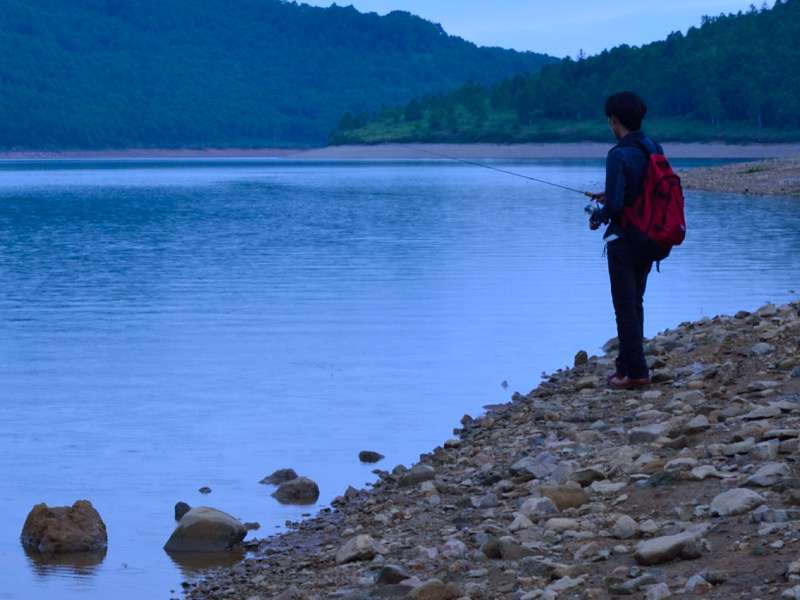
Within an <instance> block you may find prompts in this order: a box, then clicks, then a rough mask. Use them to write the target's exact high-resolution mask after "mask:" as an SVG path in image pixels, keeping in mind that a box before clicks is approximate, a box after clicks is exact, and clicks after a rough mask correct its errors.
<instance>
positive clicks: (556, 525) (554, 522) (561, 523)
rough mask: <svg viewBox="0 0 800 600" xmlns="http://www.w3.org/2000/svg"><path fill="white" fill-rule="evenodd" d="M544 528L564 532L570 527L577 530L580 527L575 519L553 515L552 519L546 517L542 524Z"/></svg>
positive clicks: (554, 531)
mask: <svg viewBox="0 0 800 600" xmlns="http://www.w3.org/2000/svg"><path fill="white" fill-rule="evenodd" d="M544 528H545V529H546V530H547V531H552V532H553V533H564V532H565V531H568V530H570V529H572V530H574V531H578V530H579V529H580V525H579V524H578V521H576V520H575V519H565V518H562V517H553V518H552V519H547V521H546V522H545V524H544Z"/></svg>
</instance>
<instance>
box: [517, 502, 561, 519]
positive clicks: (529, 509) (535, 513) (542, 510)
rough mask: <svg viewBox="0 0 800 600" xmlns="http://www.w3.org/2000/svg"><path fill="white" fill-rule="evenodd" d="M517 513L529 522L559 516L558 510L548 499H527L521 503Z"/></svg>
mask: <svg viewBox="0 0 800 600" xmlns="http://www.w3.org/2000/svg"><path fill="white" fill-rule="evenodd" d="M519 513H520V514H521V515H523V516H525V517H528V518H529V519H531V520H535V519H541V518H542V517H549V516H552V515H557V514H559V510H558V508H557V507H556V505H555V503H554V502H553V501H552V500H550V498H541V497H540V498H529V499H528V500H526V501H525V502H523V503H522V506H521V507H520V509H519Z"/></svg>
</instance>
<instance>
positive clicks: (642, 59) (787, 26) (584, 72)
mask: <svg viewBox="0 0 800 600" xmlns="http://www.w3.org/2000/svg"><path fill="white" fill-rule="evenodd" d="M698 23H699V24H700V26H699V27H693V28H691V29H689V31H688V32H687V33H686V35H683V34H682V33H680V32H675V33H672V34H671V35H670V36H669V37H668V38H667V39H666V40H663V41H658V42H654V43H652V44H648V45H646V46H642V47H640V48H635V47H629V46H619V47H616V48H614V49H612V50H610V51H605V52H603V53H601V54H599V55H597V56H591V57H584V56H581V57H578V59H577V60H570V59H566V60H564V61H563V62H560V63H557V64H551V65H546V66H545V67H544V69H542V71H541V74H540V75H533V74H531V75H522V74H519V75H516V76H513V77H509V78H506V79H505V80H504V81H502V82H500V83H498V84H496V85H494V86H489V87H485V86H480V85H475V84H469V85H465V86H463V87H462V89H460V90H459V91H458V92H456V93H453V94H436V93H430V94H427V95H423V96H419V97H417V98H416V99H413V100H411V101H410V102H408V103H406V104H404V105H403V106H399V107H392V108H389V109H386V110H383V111H378V112H376V113H373V114H370V115H364V114H361V115H355V113H352V112H351V113H349V114H348V113H345V115H344V117H343V118H342V120H341V122H340V127H339V131H338V132H336V134H335V135H333V136H332V138H331V141H332V142H333V143H348V142H372V143H374V142H379V141H410V140H414V141H420V140H421V141H450V142H476V141H492V142H526V141H567V140H586V139H601V140H607V139H608V135H609V133H608V128H607V126H606V123H605V115H604V114H603V105H604V102H605V99H606V98H607V97H608V96H609V95H610V94H612V93H614V92H616V91H621V90H623V89H632V90H635V91H637V92H638V93H639V94H641V95H642V96H643V97H644V99H645V100H646V102H647V104H648V107H649V111H648V116H647V121H646V127H647V130H648V132H649V133H652V134H653V135H656V136H658V137H660V138H661V139H672V140H687V141H698V140H722V141H737V142H741V141H778V142H780V141H797V140H799V139H800V0H777V1H776V2H775V4H774V6H773V7H772V8H769V7H768V6H767V5H766V3H765V4H764V5H762V7H761V8H760V9H757V8H755V7H754V6H752V5H751V8H750V10H749V11H748V12H745V13H738V14H735V15H734V14H729V15H719V16H716V17H703V18H702V19H701V18H700V16H699V15H698ZM354 115H355V116H354Z"/></svg>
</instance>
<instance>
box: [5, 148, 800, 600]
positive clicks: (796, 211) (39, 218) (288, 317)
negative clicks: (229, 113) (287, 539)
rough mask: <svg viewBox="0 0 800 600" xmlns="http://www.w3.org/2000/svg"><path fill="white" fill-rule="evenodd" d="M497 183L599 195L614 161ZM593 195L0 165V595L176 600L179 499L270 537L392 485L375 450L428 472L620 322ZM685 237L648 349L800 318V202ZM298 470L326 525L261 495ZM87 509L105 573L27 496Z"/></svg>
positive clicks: (245, 164) (709, 215) (538, 165)
mask: <svg viewBox="0 0 800 600" xmlns="http://www.w3.org/2000/svg"><path fill="white" fill-rule="evenodd" d="M487 164H491V165H493V166H497V167H500V168H503V169H506V170H510V171H514V172H517V173H520V174H523V175H527V176H530V177H535V178H537V179H542V180H545V181H548V182H553V183H556V184H558V185H564V186H567V187H571V188H576V189H578V190H582V189H599V188H600V187H601V183H600V182H601V181H602V178H603V165H602V161H592V160H589V161H563V160H526V161H493V162H491V163H487ZM676 164H677V161H676ZM686 164H689V163H688V162H687V163H686ZM692 164H697V163H692ZM677 166H680V165H677ZM585 201H586V199H585V198H583V197H582V196H580V195H579V194H577V193H575V192H574V191H570V190H566V189H563V188H560V187H555V186H549V185H544V184H541V183H536V182H532V181H529V180H525V179H523V178H519V177H514V176H510V175H507V174H504V173H498V172H496V171H491V170H488V169H481V168H479V167H475V166H470V165H465V164H461V163H457V162H448V161H436V160H435V161H422V162H420V161H372V162H370V161H349V162H348V161H340V162H302V163H299V162H291V161H285V160H274V161H268V160H225V161H175V160H161V161H53V162H47V161H43V162H24V161H21V162H20V161H18V162H14V161H8V162H3V163H0V277H1V278H2V288H1V289H0V381H2V386H1V387H0V457H2V475H3V481H4V485H3V490H2V493H0V514H1V515H2V517H0V598H14V599H16V598H30V597H36V596H47V597H57V598H60V599H71V598H76V599H77V598H98V599H99V598H109V597H114V598H119V599H126V598H130V599H137V600H138V599H139V598H143V597H147V598H168V597H170V596H178V595H180V582H181V581H182V580H183V579H185V578H186V577H187V576H190V575H191V573H192V565H182V564H180V563H178V562H175V561H173V560H172V559H171V558H170V557H169V556H167V555H166V554H165V553H164V552H163V551H162V550H161V547H162V546H163V544H164V543H165V542H166V540H167V538H168V537H169V534H170V533H171V531H172V529H173V528H174V521H173V506H174V504H175V503H176V502H177V501H186V502H188V503H189V504H191V505H193V506H199V505H210V506H214V507H215V508H219V509H221V510H224V511H226V512H229V513H231V514H233V515H234V516H236V517H238V518H241V519H242V520H245V521H258V522H259V523H260V524H261V526H262V528H261V530H260V531H259V532H258V533H257V534H256V535H257V536H259V537H263V536H266V535H269V534H270V533H272V532H275V531H280V529H281V528H282V527H283V525H284V523H285V522H286V521H287V520H299V519H301V518H302V517H303V515H304V514H309V513H314V512H316V511H317V510H319V509H320V508H322V507H325V506H327V505H328V504H329V503H330V500H331V499H332V498H333V497H335V496H337V495H339V494H341V493H343V492H344V490H345V489H346V488H347V486H348V485H353V486H355V487H363V486H364V485H365V484H367V483H369V482H372V481H374V480H375V476H374V475H373V474H372V473H371V471H372V469H373V468H375V466H374V465H362V464H360V463H359V462H358V458H357V457H358V452H359V451H361V450H365V449H368V450H375V451H378V452H381V453H382V454H385V455H386V457H387V458H386V459H385V460H384V461H383V462H382V463H380V464H379V465H377V466H378V467H379V468H383V469H387V470H388V469H391V468H393V467H394V466H395V465H397V464H405V465H410V464H411V463H413V462H415V461H416V460H417V459H418V457H419V454H420V453H421V452H427V451H429V450H431V449H432V448H434V447H435V446H437V445H439V444H441V443H442V442H443V441H444V440H446V439H447V438H448V437H451V436H452V429H453V428H454V427H457V426H458V421H459V420H460V419H461V417H462V415H464V414H465V413H466V414H472V415H477V414H480V413H481V412H482V410H483V407H484V406H485V405H489V404H495V403H500V402H506V401H508V400H509V399H510V396H511V394H512V393H513V392H514V391H520V392H522V393H527V392H528V391H530V390H531V389H533V388H534V387H536V385H537V384H538V383H539V381H540V375H541V373H542V372H545V371H548V372H549V371H553V370H555V369H558V368H561V367H565V366H568V365H570V364H571V363H572V360H573V356H574V354H575V353H576V352H577V351H578V350H579V349H585V350H587V351H588V352H589V353H590V354H591V353H599V352H600V351H599V347H600V346H601V345H602V344H603V343H604V342H605V341H606V340H607V339H609V338H611V337H613V336H614V335H615V330H614V322H613V312H612V309H611V302H610V294H609V291H608V282H607V272H606V266H605V261H604V259H603V257H602V249H603V248H602V242H601V235H600V233H599V232H590V231H589V230H588V226H587V218H586V215H584V213H583V207H584V205H585V204H586V202H585ZM687 220H688V222H689V235H688V237H687V240H686V242H685V243H684V245H683V246H681V247H680V248H679V249H677V250H676V251H675V252H674V254H673V256H671V257H670V258H669V259H668V260H666V261H665V262H664V263H663V265H662V272H661V273H660V274H658V273H653V275H651V278H650V280H649V284H648V291H647V296H646V307H645V309H646V334H647V335H653V334H655V333H657V332H658V331H662V330H664V329H667V328H670V327H674V326H676V325H677V324H678V323H680V322H682V321H686V320H696V319H699V318H702V317H704V316H714V315H716V314H722V313H725V314H732V313H735V312H736V311H737V310H739V309H755V308H757V307H758V306H760V305H761V304H763V303H764V302H767V301H772V302H776V303H781V302H785V301H789V300H792V299H794V297H795V296H794V292H793V289H794V287H795V286H796V285H797V283H796V282H797V280H798V270H800V267H798V263H797V260H796V256H797V255H798V251H800V208H798V203H797V201H796V200H792V199H788V198H753V197H744V196H733V195H715V194H704V193H698V192H689V193H688V194H687ZM504 382H506V383H507V386H508V387H504V386H503V385H502V384H503V383H504ZM283 467H292V468H294V469H295V470H296V471H297V472H298V473H300V474H301V475H306V476H308V477H310V478H312V479H314V480H315V481H317V482H318V483H319V485H320V488H321V492H322V493H321V497H320V501H319V503H318V504H317V505H316V506H311V507H287V506H282V505H280V504H278V503H277V502H276V501H275V500H274V499H273V498H271V497H270V493H271V492H272V491H273V489H274V488H272V487H270V486H265V485H261V484H259V481H260V480H261V479H262V478H263V477H264V476H266V475H268V474H270V473H272V472H273V471H274V470H276V469H278V468H283ZM203 486H208V487H210V488H211V489H212V492H211V494H209V495H203V494H201V493H200V492H199V491H198V490H199V489H200V488H201V487H203ZM83 498H85V499H88V500H90V501H91V502H92V503H93V504H94V506H95V507H96V508H97V509H98V511H99V512H100V514H101V515H102V517H103V519H104V521H105V522H106V525H107V526H108V531H109V547H108V551H107V553H106V555H105V556H103V557H101V558H99V559H98V560H96V561H94V562H92V561H89V562H88V564H83V563H74V562H73V563H69V562H68V563H67V564H51V563H49V562H46V561H42V560H41V557H37V556H35V555H27V554H26V553H25V552H23V550H22V548H21V546H20V544H19V532H20V530H21V528H22V524H23V522H24V520H25V517H26V515H27V513H28V511H29V510H30V509H31V508H32V507H33V505H35V504H37V503H39V502H46V503H47V504H49V505H51V506H59V505H67V504H69V505H71V504H72V503H73V502H74V501H75V500H77V499H83Z"/></svg>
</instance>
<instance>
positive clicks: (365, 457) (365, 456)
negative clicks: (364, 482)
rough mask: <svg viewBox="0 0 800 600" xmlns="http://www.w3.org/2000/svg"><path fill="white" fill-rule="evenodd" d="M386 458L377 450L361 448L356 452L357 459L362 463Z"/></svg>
mask: <svg viewBox="0 0 800 600" xmlns="http://www.w3.org/2000/svg"><path fill="white" fill-rule="evenodd" d="M384 458H386V457H385V456H384V455H383V454H381V453H379V452H373V451H372V450H362V451H361V452H359V453H358V460H360V461H361V462H363V463H376V462H380V461H382V460H383V459H384Z"/></svg>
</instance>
